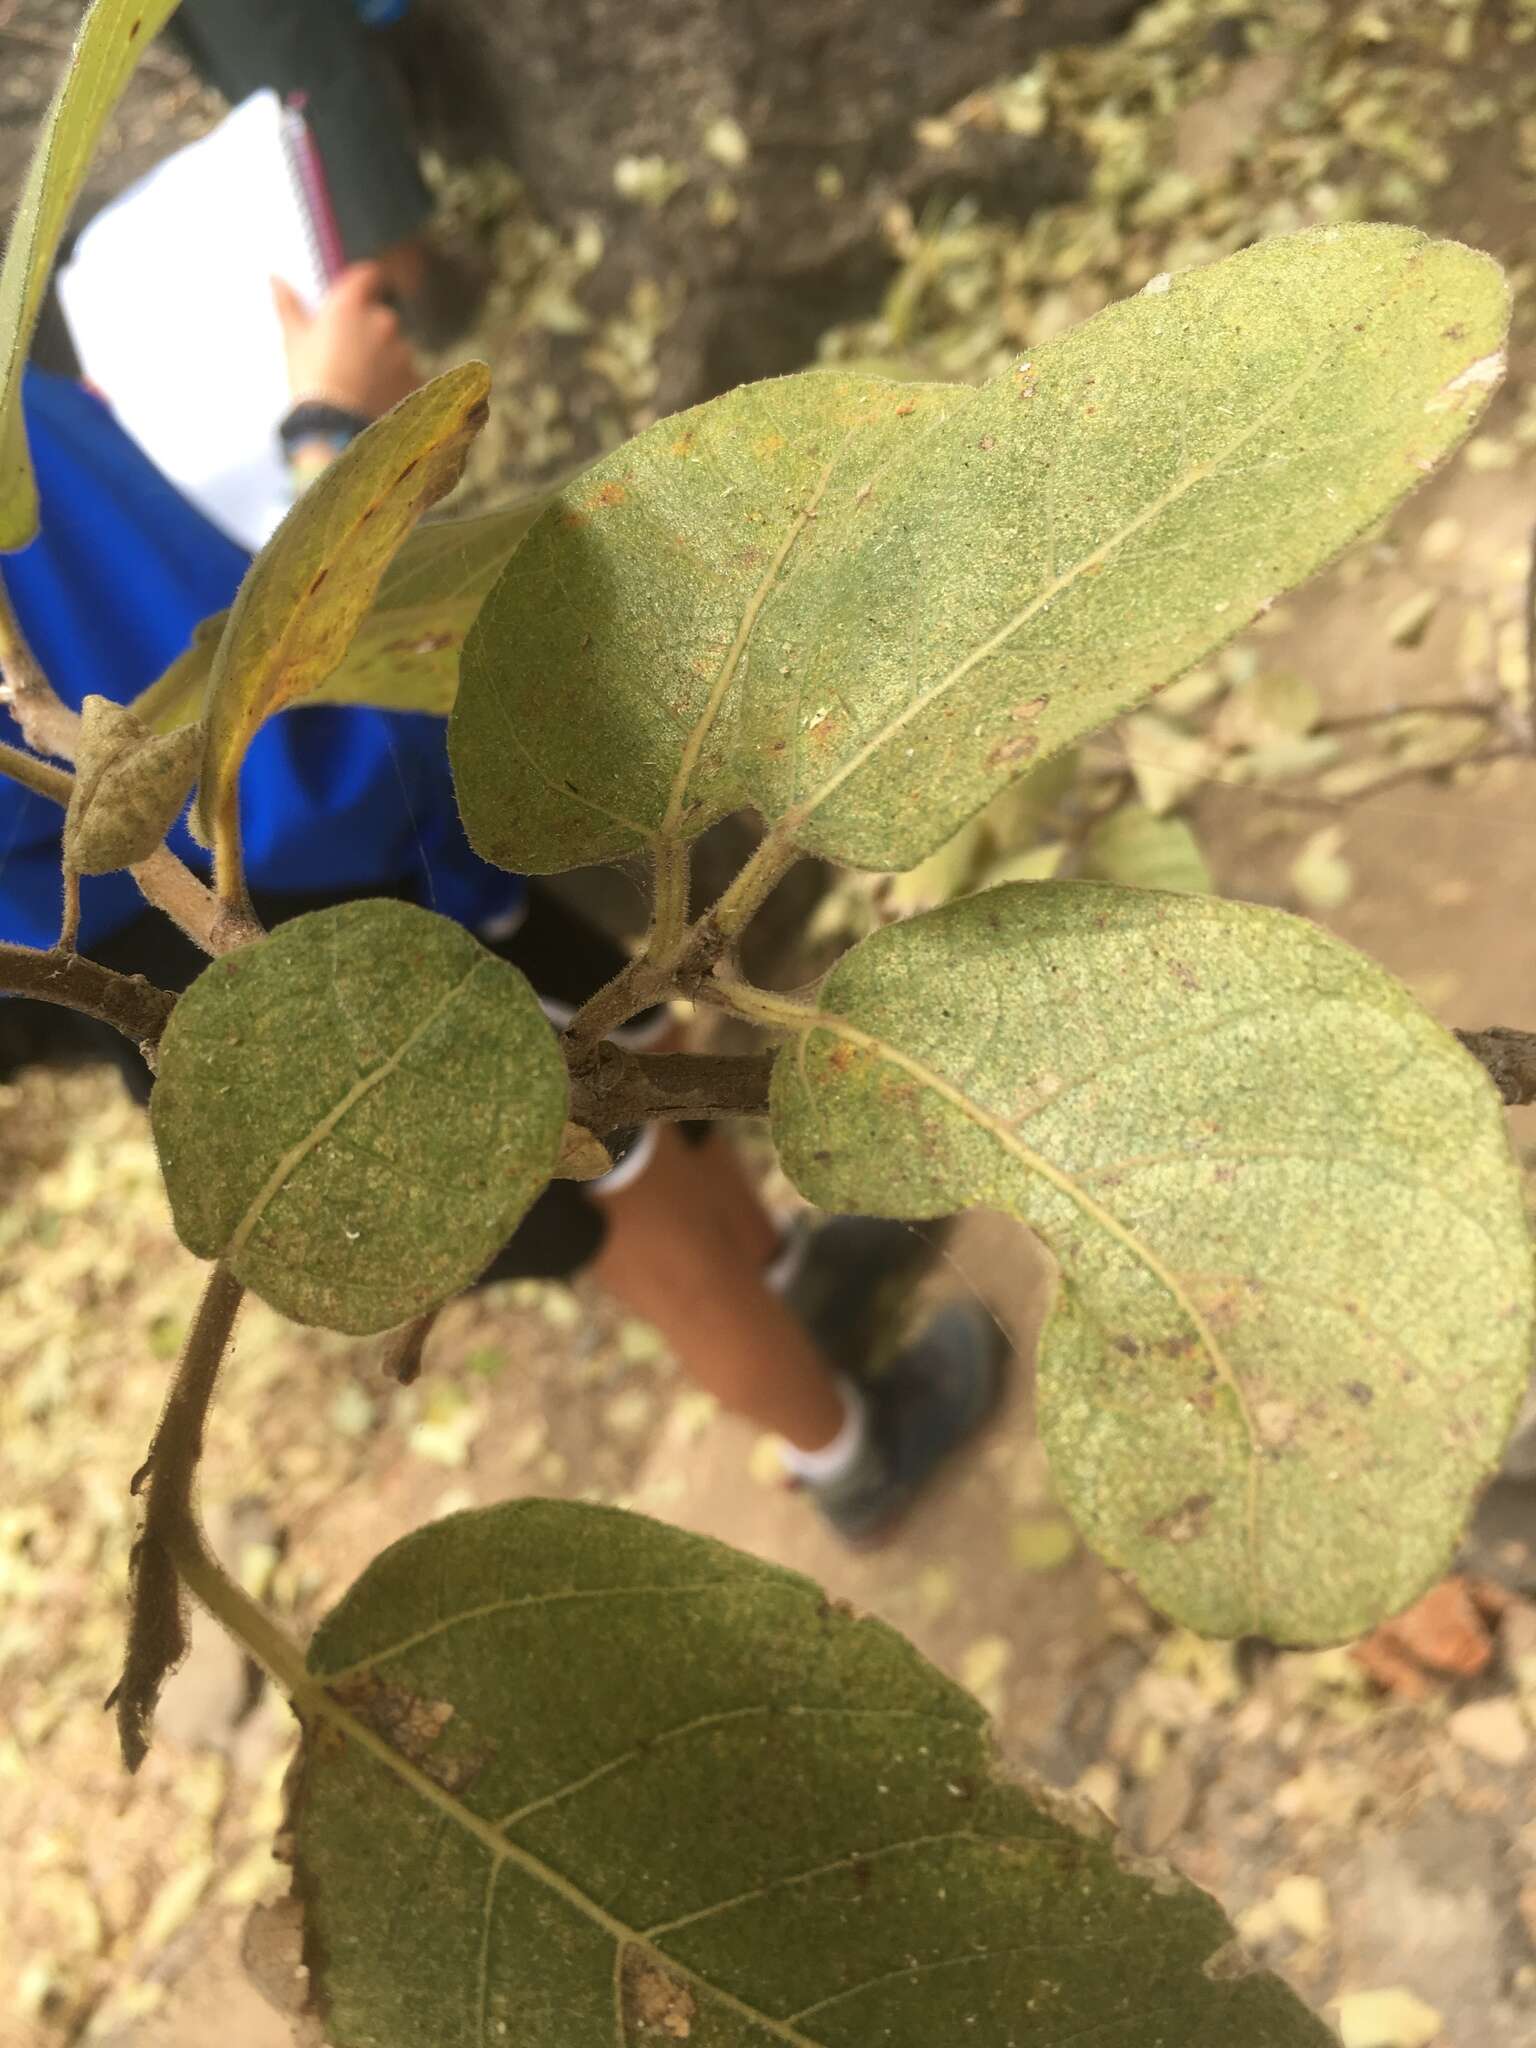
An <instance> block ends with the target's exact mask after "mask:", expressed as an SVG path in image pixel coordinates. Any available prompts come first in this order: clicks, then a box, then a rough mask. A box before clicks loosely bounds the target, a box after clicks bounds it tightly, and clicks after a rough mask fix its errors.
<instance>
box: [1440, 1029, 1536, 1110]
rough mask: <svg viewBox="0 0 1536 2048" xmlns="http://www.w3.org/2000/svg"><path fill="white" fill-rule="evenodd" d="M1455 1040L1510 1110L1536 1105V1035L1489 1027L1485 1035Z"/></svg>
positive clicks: (1470, 1034) (1471, 1034)
mask: <svg viewBox="0 0 1536 2048" xmlns="http://www.w3.org/2000/svg"><path fill="white" fill-rule="evenodd" d="M1456 1036H1457V1037H1458V1038H1459V1039H1460V1040H1461V1042H1462V1044H1463V1045H1464V1046H1465V1047H1466V1048H1467V1051H1468V1052H1469V1053H1471V1055H1472V1057H1473V1059H1475V1060H1476V1061H1477V1062H1478V1064H1479V1065H1480V1066H1483V1067H1486V1068H1487V1069H1488V1075H1489V1078H1490V1080H1491V1081H1492V1082H1493V1085H1494V1087H1495V1088H1497V1089H1498V1091H1499V1093H1500V1095H1502V1096H1503V1098H1504V1100H1505V1101H1506V1102H1507V1103H1508V1104H1509V1106H1510V1108H1511V1109H1514V1108H1518V1107H1520V1106H1521V1105H1523V1104H1525V1103H1528V1102H1536V1031H1512V1030H1510V1029H1509V1028H1508V1027H1507V1026H1506V1025H1503V1024H1494V1025H1490V1027H1489V1028H1488V1030H1486V1031H1458V1032H1457V1033H1456Z"/></svg>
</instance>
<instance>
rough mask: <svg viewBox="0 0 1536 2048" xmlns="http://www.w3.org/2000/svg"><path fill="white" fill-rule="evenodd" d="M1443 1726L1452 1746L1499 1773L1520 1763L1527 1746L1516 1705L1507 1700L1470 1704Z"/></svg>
mask: <svg viewBox="0 0 1536 2048" xmlns="http://www.w3.org/2000/svg"><path fill="white" fill-rule="evenodd" d="M1445 1725H1446V1727H1447V1729H1448V1730H1449V1732H1450V1736H1451V1739H1452V1741H1453V1742H1459V1743H1460V1744H1461V1746H1462V1748H1463V1749H1470V1750H1471V1752H1472V1754H1473V1755H1474V1756H1480V1757H1481V1758H1482V1759H1483V1761H1484V1763H1489V1764H1497V1765H1498V1766H1499V1767H1500V1768H1501V1769H1502V1770H1513V1768H1514V1767H1515V1765H1516V1764H1519V1763H1523V1762H1524V1761H1525V1757H1526V1753H1527V1751H1528V1750H1529V1749H1530V1746H1531V1736H1530V1730H1529V1729H1528V1728H1527V1727H1526V1725H1525V1716H1524V1715H1523V1714H1522V1713H1521V1711H1520V1703H1519V1701H1518V1700H1513V1699H1509V1698H1507V1697H1506V1698H1503V1699H1496V1700H1474V1701H1473V1702H1472V1704H1471V1705H1470V1706H1468V1707H1458V1708H1457V1709H1456V1712H1455V1713H1454V1714H1452V1716H1451V1718H1450V1720H1449V1721H1447V1722H1446V1724H1445Z"/></svg>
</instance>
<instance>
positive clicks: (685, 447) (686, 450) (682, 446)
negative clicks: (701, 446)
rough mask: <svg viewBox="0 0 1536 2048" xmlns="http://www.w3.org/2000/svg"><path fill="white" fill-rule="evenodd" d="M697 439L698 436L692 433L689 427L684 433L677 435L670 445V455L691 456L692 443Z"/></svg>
mask: <svg viewBox="0 0 1536 2048" xmlns="http://www.w3.org/2000/svg"><path fill="white" fill-rule="evenodd" d="M697 439H698V436H697V435H696V434H695V433H694V431H693V429H692V427H689V428H688V429H687V430H686V431H685V432H684V433H681V434H679V435H678V437H677V439H676V440H675V441H674V442H673V443H672V453H673V454H674V455H691V454H692V453H693V445H694V442H695V441H696V440H697Z"/></svg>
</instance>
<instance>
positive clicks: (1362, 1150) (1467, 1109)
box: [772, 882, 1533, 1644]
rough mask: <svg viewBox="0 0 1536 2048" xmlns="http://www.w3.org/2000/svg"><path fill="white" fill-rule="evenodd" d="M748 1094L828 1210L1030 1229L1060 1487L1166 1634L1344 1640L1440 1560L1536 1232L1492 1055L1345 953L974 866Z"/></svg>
mask: <svg viewBox="0 0 1536 2048" xmlns="http://www.w3.org/2000/svg"><path fill="white" fill-rule="evenodd" d="M791 1014H792V1013H791V1012H790V1011H789V1010H788V1009H787V1008H786V1010H785V1011H784V1013H783V1021H784V1022H785V1023H786V1024H788V1023H789V1022H790V1016H791ZM772 1113H773V1128H774V1136H775V1139H776V1141H777V1143H778V1145H779V1148H780V1153H781V1157H782V1159H783V1163H784V1166H785V1169H786V1171H788V1173H789V1174H790V1175H791V1177H792V1178H793V1180H794V1182H795V1184H796V1186H797V1187H798V1188H799V1189H800V1191H801V1192H802V1194H804V1195H805V1196H806V1197H807V1199H808V1200H810V1201H812V1202H814V1203H816V1204H817V1205H818V1206H819V1207H821V1208H824V1209H828V1210H832V1211H855V1212H857V1213H860V1214H866V1215H867V1214H871V1213H873V1214H880V1215H886V1216H898V1217H909V1218H918V1217H928V1216H943V1215H948V1214H951V1213H953V1212H954V1211H955V1210H957V1209H961V1208H965V1207H968V1206H971V1205H981V1206H985V1207H987V1208H993V1209H1005V1210H1007V1211H1009V1212H1010V1213H1012V1214H1014V1215H1016V1216H1018V1217H1019V1218H1020V1219H1021V1220H1022V1221H1024V1222H1026V1223H1027V1224H1028V1225H1029V1226H1030V1227H1031V1228H1032V1229H1033V1230H1035V1231H1036V1232H1037V1233H1038V1234H1039V1235H1040V1236H1041V1237H1042V1238H1043V1239H1044V1240H1045V1242H1046V1243H1047V1244H1048V1245H1049V1247H1050V1249H1051V1251H1052V1252H1053V1253H1054V1255H1055V1257H1056V1260H1057V1262H1058V1265H1059V1267H1060V1270H1061V1282H1060V1286H1059V1289H1058V1291H1057V1294H1056V1298H1055V1301H1054V1304H1053V1307H1052V1310H1051V1313H1050V1316H1049V1318H1048V1320H1047V1322H1046V1325H1045V1329H1044V1331H1043V1333H1042V1336H1041V1339H1040V1352H1039V1364H1038V1374H1039V1385H1038V1400H1039V1418H1040V1429H1041V1434H1042V1437H1043V1440H1044V1442H1045V1446H1046V1450H1047V1452H1048V1454H1049V1456H1050V1459H1051V1464H1052V1469H1053V1474H1054V1478H1055V1483H1056V1487H1057V1491H1058V1494H1059V1496H1060V1499H1061V1502H1062V1505H1063V1507H1064V1508H1065V1509H1066V1510H1067V1511H1068V1512H1069V1513H1070V1514H1071V1515H1072V1516H1073V1518H1074V1519H1075V1520H1076V1522H1077V1523H1078V1525H1079V1527H1080V1528H1081V1529H1082V1531H1083V1533H1084V1535H1085V1536H1086V1537H1087V1539H1088V1540H1089V1542H1091V1543H1092V1544H1093V1545H1094V1546H1095V1547H1096V1548H1097V1549H1099V1550H1101V1551H1102V1552H1103V1553H1104V1554H1105V1555H1106V1556H1107V1557H1108V1558H1109V1559H1110V1561H1111V1562H1112V1563H1114V1564H1117V1565H1120V1566H1123V1567H1125V1568H1126V1569H1128V1570H1129V1571H1131V1572H1132V1573H1133V1574H1134V1575H1135V1576H1136V1578H1137V1580H1138V1581H1139V1583H1140V1585H1141V1587H1142V1590H1143V1591H1144V1593H1145V1594H1146V1596H1147V1597H1148V1598H1149V1599H1150V1600H1152V1601H1154V1602H1155V1603H1156V1604H1158V1605H1159V1606H1161V1607H1163V1608H1165V1609H1167V1611H1168V1612H1170V1613H1171V1614H1173V1615H1174V1616H1175V1617H1176V1618H1177V1619H1179V1620H1181V1621H1183V1622H1184V1623H1185V1624H1186V1625H1187V1626H1189V1627H1190V1628H1194V1629H1198V1630H1201V1631H1202V1632H1205V1633H1208V1634H1212V1635H1242V1634H1257V1635H1264V1636H1268V1637H1270V1638H1271V1639H1273V1640H1275V1641H1278V1642H1291V1643H1309V1644H1311V1643H1319V1642H1327V1641H1340V1640H1343V1639H1346V1638H1348V1637H1352V1636H1354V1635H1357V1634H1359V1633H1361V1632H1362V1631H1363V1630H1365V1629H1367V1628H1369V1627H1371V1626H1372V1625H1373V1624H1374V1623H1375V1622H1376V1621H1378V1620H1380V1619H1381V1618H1382V1617H1383V1616H1384V1615H1387V1614H1391V1613H1394V1612H1396V1611H1397V1610H1398V1609H1399V1608H1401V1607H1403V1606H1405V1605H1407V1604H1408V1602H1410V1601H1411V1600H1413V1599H1414V1598H1415V1597H1416V1596H1417V1595H1418V1594H1419V1593H1420V1592H1422V1591H1423V1590H1424V1588H1425V1587H1426V1586H1429V1585H1431V1584H1432V1583H1433V1582H1434V1581H1435V1580H1436V1579H1437V1578H1438V1577H1439V1576H1440V1575H1441V1574H1442V1573H1443V1572H1444V1570H1445V1568H1446V1565H1447V1562H1448V1560H1449V1558H1450V1556H1451V1554H1452V1552H1453V1550H1454V1547H1455V1544H1456V1542H1457V1539H1458V1537H1459V1535H1460V1532H1461V1528H1462V1523H1463V1520H1464V1517H1465V1515H1466V1512H1467V1509H1468V1505H1469V1503H1470V1501H1471V1499H1472V1498H1473V1496H1474V1494H1475V1491H1476V1489H1477V1487H1478V1486H1479V1485H1480V1484H1481V1482H1482V1480H1483V1478H1484V1476H1485V1475H1486V1474H1487V1473H1488V1472H1489V1470H1490V1469H1491V1468H1492V1467H1493V1465H1494V1464H1495V1463H1496V1461H1497V1459H1498V1455H1499V1452H1500V1450H1501V1448H1502V1445H1503V1442H1504V1439H1505V1437H1506V1435H1507V1433H1508V1430H1509V1427H1510V1424H1511V1421H1512V1418H1513V1415H1514V1411H1515V1409H1516V1406H1517V1405H1518V1402H1519V1400H1520V1397H1521V1395H1522V1393H1523V1391H1524V1387H1525V1382H1526V1374H1527V1368H1528V1356H1529V1353H1528V1345H1529V1333H1530V1329H1531V1322H1532V1283H1533V1276H1532V1270H1531V1257H1530V1241H1529V1233H1528V1230H1527V1226H1526V1222H1525V1218H1524V1213H1523V1208H1522V1203H1521V1196H1520V1181H1519V1176H1518V1173H1517V1172H1516V1169H1515V1165H1514V1162H1513V1160H1512V1158H1511V1155H1510V1150H1509V1143H1508V1139H1507V1137H1506V1135H1505V1131H1504V1126H1503V1118H1502V1113H1501V1110H1500V1106H1499V1103H1498V1101H1497V1098H1496V1096H1495V1093H1494V1090H1493V1088H1492V1087H1491V1085H1490V1084H1489V1081H1488V1079H1487V1076H1486V1075H1485V1074H1484V1073H1483V1071H1482V1069H1481V1068H1480V1067H1478V1066H1477V1065H1476V1064H1475V1062H1474V1061H1473V1060H1472V1059H1471V1058H1470V1057H1469V1056H1468V1055H1467V1054H1466V1053H1465V1052H1464V1051H1463V1050H1462V1049H1461V1047H1460V1046H1458V1045H1457V1044H1456V1042H1455V1040H1454V1039H1452V1038H1451V1037H1449V1036H1448V1034H1446V1033H1445V1032H1443V1031H1442V1030H1441V1029H1440V1028H1439V1026H1438V1025H1436V1024H1435V1023H1434V1022H1433V1021H1432V1020H1431V1019H1430V1018H1429V1017H1428V1016H1426V1015H1425V1013H1424V1012H1423V1011H1422V1010H1421V1009H1420V1008H1419V1007H1418V1005H1417V1004H1416V1003H1415V1002H1414V1001H1413V999H1412V998H1411V997H1410V996H1409V995H1408V993H1407V992H1406V991H1405V990H1404V989H1402V988H1400V987H1399V986H1398V985H1397V984H1396V983H1394V982H1392V981H1391V980H1389V979H1388V977H1387V976H1386V975H1384V974H1383V973H1382V972H1381V971H1380V970H1379V969H1378V968H1376V967H1374V966H1372V965H1371V964H1370V963H1369V962H1368V961H1366V960H1364V959H1362V958H1360V957H1359V956H1358V955H1357V954H1355V953H1352V952H1351V951H1350V950H1349V949H1348V948H1347V947H1345V946H1343V945H1341V944H1340V943H1339V942H1338V941H1337V940H1335V939H1332V938H1330V937H1329V936H1328V935H1327V934H1326V933H1323V932H1321V931H1319V930H1318V929H1317V928H1316V927H1315V926H1313V925H1310V924H1308V923H1307V922H1305V921H1304V920H1302V919H1299V918H1294V917H1287V916H1285V915H1284V914H1282V913H1280V912H1277V911H1270V910H1261V909H1257V908H1255V907H1254V906H1252V905H1248V904H1239V903H1223V902H1220V901H1217V900H1215V899H1213V898H1210V897H1195V896H1168V895H1159V894H1154V893H1151V892H1148V891H1145V890H1132V889H1111V888H1104V887H1099V886H1095V885H1094V884H1092V883H1087V882H1039V883H1033V884H1029V885H1026V886H1023V887H1016V888H1011V889H1010V888H1003V889H991V890H988V891H986V892H985V893H984V894H982V895H979V896H971V897H967V898H965V899H964V900H963V901H962V902H959V903H954V904H951V905H949V906H948V907H947V908H946V909H943V910H936V911H932V912H930V913H929V914H928V915H926V916H923V917H918V918H914V919H912V920H910V921H909V922H908V923H906V924H901V925H893V926H890V927H888V928H887V929H886V930H884V931H879V932H876V933H874V934H873V935H872V936H871V937H870V938H868V939H866V940H864V942H863V943H862V944H861V945H859V946H857V947H855V948H854V949H853V951H852V952H850V953H849V954H847V955H846V956H845V957H844V959H843V960H841V961H840V962H839V963H838V965H837V967H836V968H835V969H834V970H833V972H832V974H831V976H830V977H829V979H828V980H827V982H826V984H825V986H824V988H823V989H822V992H821V995H820V998H819V1000H818V1003H817V1005H816V1008H815V1010H814V1011H813V1012H812V1013H810V1014H809V1015H807V1017H806V1018H805V1021H804V1022H803V1023H802V1024H800V1025H799V1026H798V1027H795V1028H793V1035H792V1037H791V1040H790V1042H789V1044H788V1045H787V1046H786V1048H785V1050H784V1051H783V1052H781V1053H780V1055H779V1058H778V1061H777V1064H776V1067H775V1072H774V1080H773V1093H772Z"/></svg>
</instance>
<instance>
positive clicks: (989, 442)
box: [976, 434, 997, 455]
mask: <svg viewBox="0 0 1536 2048" xmlns="http://www.w3.org/2000/svg"><path fill="white" fill-rule="evenodd" d="M976 446H977V447H978V448H979V449H980V450H981V452H982V454H983V455H989V454H990V453H991V452H992V450H993V449H994V448H995V447H996V446H997V436H996V434H983V435H982V437H981V439H980V440H979V441H978V442H977V443H976Z"/></svg>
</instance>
